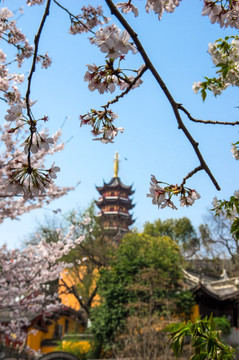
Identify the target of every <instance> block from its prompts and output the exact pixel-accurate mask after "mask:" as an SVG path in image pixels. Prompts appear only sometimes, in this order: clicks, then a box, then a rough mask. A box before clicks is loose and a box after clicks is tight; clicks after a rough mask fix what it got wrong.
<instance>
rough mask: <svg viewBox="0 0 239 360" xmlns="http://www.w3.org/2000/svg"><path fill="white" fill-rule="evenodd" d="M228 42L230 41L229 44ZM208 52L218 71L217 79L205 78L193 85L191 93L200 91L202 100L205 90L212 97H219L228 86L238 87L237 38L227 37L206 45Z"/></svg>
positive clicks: (238, 52) (238, 56)
mask: <svg viewBox="0 0 239 360" xmlns="http://www.w3.org/2000/svg"><path fill="white" fill-rule="evenodd" d="M229 40H231V41H230V42H229ZM208 52H209V54H210V55H211V58H212V61H213V63H214V65H215V66H216V68H217V69H218V70H217V71H216V73H217V74H218V77H217V78H215V77H214V78H212V79H209V78H205V79H206V80H205V81H203V82H197V83H194V84H193V91H194V92H195V93H197V92H198V91H201V94H202V97H203V99H205V97H206V90H210V91H212V92H213V93H214V95H220V94H221V92H222V91H223V90H225V89H226V88H227V87H228V86H230V85H231V86H239V37H238V36H230V37H229V36H227V37H226V38H225V39H219V40H217V41H215V43H210V44H209V45H208Z"/></svg>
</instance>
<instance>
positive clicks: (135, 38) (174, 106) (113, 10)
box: [105, 0, 221, 190]
mask: <svg viewBox="0 0 239 360" xmlns="http://www.w3.org/2000/svg"><path fill="white" fill-rule="evenodd" d="M105 2H106V4H107V5H108V7H109V8H110V10H111V13H112V14H113V15H115V17H116V18H117V19H118V20H119V22H120V23H121V24H122V25H123V27H124V28H125V29H126V31H127V32H128V33H129V35H130V36H131V38H132V40H133V41H134V44H135V45H136V48H137V50H138V51H139V53H140V54H141V56H142V58H143V60H144V62H145V64H146V66H147V67H148V69H149V70H150V71H151V73H152V75H153V76H154V78H155V80H156V81H157V83H158V84H159V86H160V87H161V89H162V90H163V92H164V94H165V96H166V97H167V99H168V101H169V103H170V104H171V107H172V109H173V112H174V115H175V117H176V119H177V123H178V128H179V129H181V130H182V131H183V132H184V134H185V136H186V137H187V139H188V140H189V142H190V143H191V145H192V147H193V149H194V151H195V153H196V155H197V157H198V160H199V162H200V164H201V167H202V168H203V169H204V170H205V172H206V173H207V174H208V176H209V177H210V179H211V181H212V182H213V184H214V186H215V187H216V189H217V190H221V189H220V186H219V184H218V183H217V181H216V179H215V178H214V176H213V174H212V173H211V170H210V169H209V167H208V166H207V164H206V162H205V160H204V158H203V156H202V154H201V152H200V150H199V148H198V145H199V144H198V143H197V142H196V141H195V140H194V138H193V137H192V135H191V134H190V132H189V131H188V129H187V128H186V126H185V125H184V123H183V121H182V118H181V116H180V113H179V111H178V104H177V103H176V101H175V100H174V98H173V96H172V95H171V93H170V92H169V90H168V88H167V86H166V85H165V83H164V81H163V80H162V78H161V77H160V75H159V74H158V72H157V70H156V69H155V67H154V66H153V64H152V62H151V61H150V59H149V57H148V55H147V53H146V51H145V50H144V48H143V46H142V44H141V42H140V41H139V39H138V35H137V34H136V33H135V31H134V30H133V29H132V28H131V26H130V25H129V24H128V22H127V21H126V20H125V18H124V17H123V16H122V15H121V13H120V12H119V10H118V9H117V8H116V6H115V5H114V3H113V2H112V0H105Z"/></svg>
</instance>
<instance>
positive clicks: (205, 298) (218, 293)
mask: <svg viewBox="0 0 239 360" xmlns="http://www.w3.org/2000/svg"><path fill="white" fill-rule="evenodd" d="M184 281H185V283H186V285H187V288H188V289H190V290H191V291H192V293H193V294H194V296H195V300H196V303H197V305H196V307H195V309H194V313H195V315H197V316H199V315H200V316H206V315H207V316H210V315H211V313H212V314H213V316H217V317H221V316H223V315H225V316H226V317H227V319H228V320H229V321H230V323H231V326H232V327H234V328H238V326H239V303H238V300H239V277H232V278H229V277H228V276H227V273H226V271H225V270H224V271H223V273H222V274H221V275H219V276H215V275H214V276H212V275H211V274H205V273H204V274H202V272H201V274H199V273H197V272H193V271H186V270H184ZM195 310H196V311H195Z"/></svg>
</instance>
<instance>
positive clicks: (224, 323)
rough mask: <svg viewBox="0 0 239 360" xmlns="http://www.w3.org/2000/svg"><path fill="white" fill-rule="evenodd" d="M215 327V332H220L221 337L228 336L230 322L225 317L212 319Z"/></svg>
mask: <svg viewBox="0 0 239 360" xmlns="http://www.w3.org/2000/svg"><path fill="white" fill-rule="evenodd" d="M213 320H214V323H215V327H216V329H217V330H221V332H222V335H229V334H230V332H231V324H230V321H229V320H228V319H227V318H226V316H225V315H223V316H221V317H214V318H213Z"/></svg>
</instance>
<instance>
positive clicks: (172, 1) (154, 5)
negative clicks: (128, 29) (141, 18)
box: [116, 0, 181, 20]
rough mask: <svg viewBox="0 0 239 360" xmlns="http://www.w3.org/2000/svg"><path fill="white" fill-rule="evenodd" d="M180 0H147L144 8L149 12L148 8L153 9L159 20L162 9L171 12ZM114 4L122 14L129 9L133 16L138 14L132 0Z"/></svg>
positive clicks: (126, 12)
mask: <svg viewBox="0 0 239 360" xmlns="http://www.w3.org/2000/svg"><path fill="white" fill-rule="evenodd" d="M180 1H181V0H147V2H146V5H145V10H146V11H147V13H149V11H150V10H152V11H154V12H155V14H156V15H158V19H159V20H161V18H162V15H163V13H164V11H166V12H167V13H172V12H174V11H175V8H176V7H177V6H178V5H179V3H180ZM116 6H117V7H118V8H120V9H121V11H122V13H123V14H128V13H129V12H130V11H132V13H133V14H134V16H138V14H139V11H138V9H137V7H135V6H134V5H133V4H132V1H131V0H129V1H128V2H120V3H117V4H116Z"/></svg>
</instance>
